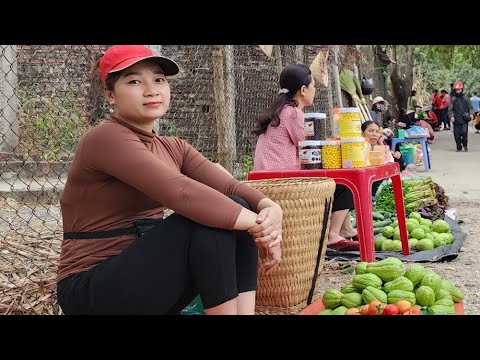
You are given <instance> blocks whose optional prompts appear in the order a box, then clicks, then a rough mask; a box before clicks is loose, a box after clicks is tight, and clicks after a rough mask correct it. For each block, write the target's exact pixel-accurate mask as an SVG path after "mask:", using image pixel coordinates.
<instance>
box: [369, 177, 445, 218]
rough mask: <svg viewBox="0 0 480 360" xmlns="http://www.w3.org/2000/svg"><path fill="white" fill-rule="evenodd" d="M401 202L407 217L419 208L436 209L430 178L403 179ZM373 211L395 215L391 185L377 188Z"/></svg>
mask: <svg viewBox="0 0 480 360" xmlns="http://www.w3.org/2000/svg"><path fill="white" fill-rule="evenodd" d="M402 189H403V200H404V204H405V212H406V214H407V216H408V215H409V214H410V213H411V212H414V211H417V210H418V209H420V208H429V209H431V210H434V209H436V208H437V207H438V200H437V198H436V192H435V185H434V182H433V180H432V178H431V177H427V178H423V179H410V180H408V179H403V180H402ZM375 200H376V201H375V206H374V209H375V211H388V212H390V213H396V212H397V211H396V208H395V200H394V196H393V189H392V184H391V183H387V184H386V185H384V186H383V187H381V188H379V190H378V192H377V195H376V199H375Z"/></svg>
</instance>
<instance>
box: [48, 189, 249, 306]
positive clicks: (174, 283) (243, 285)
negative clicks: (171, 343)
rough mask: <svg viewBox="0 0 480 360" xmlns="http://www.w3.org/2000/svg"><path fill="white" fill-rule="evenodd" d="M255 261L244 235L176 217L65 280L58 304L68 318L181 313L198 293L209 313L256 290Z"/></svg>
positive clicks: (179, 216)
mask: <svg viewBox="0 0 480 360" xmlns="http://www.w3.org/2000/svg"><path fill="white" fill-rule="evenodd" d="M231 198H232V199H233V200H234V201H236V202H237V203H240V204H241V205H243V206H244V207H246V208H249V206H248V204H247V203H246V202H245V201H244V200H243V199H241V198H239V197H231ZM205 211H208V207H206V208H205ZM76 241H105V240H103V239H87V240H76ZM257 261H258V250H257V247H256V245H255V243H254V242H253V240H252V237H251V236H250V235H249V234H248V233H247V232H246V231H229V230H223V229H217V228H210V227H207V226H203V225H200V224H198V223H195V222H193V221H191V220H189V219H187V218H185V217H183V216H181V215H178V214H173V215H170V216H169V217H168V218H166V219H165V220H163V221H161V222H160V223H159V224H158V225H157V226H156V227H155V228H154V229H152V230H150V231H149V232H148V233H146V234H145V235H143V236H141V237H140V238H138V239H137V240H135V241H134V242H133V243H132V244H131V245H130V246H129V247H128V248H127V249H125V250H124V251H123V252H122V253H120V254H119V255H117V256H114V257H112V258H110V259H108V260H106V261H104V262H103V263H100V264H99V265H97V266H96V267H94V268H92V269H90V270H88V271H85V272H82V273H78V274H74V275H71V276H70V277H68V278H66V279H64V280H62V281H61V282H60V283H59V284H58V288H57V290H58V301H59V304H60V306H61V308H62V310H63V312H64V313H65V314H67V315H68V314H178V313H179V312H180V311H181V310H182V309H183V308H185V306H186V305H188V304H189V303H190V302H191V301H192V300H193V299H194V298H195V296H197V294H200V297H201V299H202V303H203V305H204V307H205V308H207V309H208V308H210V307H213V306H216V305H220V304H222V303H224V302H225V301H228V300H231V299H234V298H235V297H237V296H238V294H239V293H241V292H246V291H252V290H256V288H257Z"/></svg>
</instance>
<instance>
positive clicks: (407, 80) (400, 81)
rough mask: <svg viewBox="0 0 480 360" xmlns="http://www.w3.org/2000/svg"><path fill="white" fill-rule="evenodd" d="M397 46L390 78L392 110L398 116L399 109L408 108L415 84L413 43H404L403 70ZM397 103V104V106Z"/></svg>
mask: <svg viewBox="0 0 480 360" xmlns="http://www.w3.org/2000/svg"><path fill="white" fill-rule="evenodd" d="M397 46H399V45H394V46H393V49H392V59H393V61H394V62H395V63H392V64H391V66H390V80H391V81H392V109H391V110H392V112H393V113H394V114H395V116H396V117H398V110H399V109H401V108H404V109H406V108H407V101H408V98H409V96H410V93H411V92H412V84H413V63H414V62H413V45H403V46H404V47H405V67H404V69H403V71H402V68H401V66H400V65H399V62H400V63H401V62H402V61H401V59H400V58H399V56H397V50H398V49H397ZM395 105H396V106H395Z"/></svg>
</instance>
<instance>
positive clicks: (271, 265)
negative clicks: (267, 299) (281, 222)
mask: <svg viewBox="0 0 480 360" xmlns="http://www.w3.org/2000/svg"><path fill="white" fill-rule="evenodd" d="M281 236H282V235H279V237H281ZM278 240H279V244H278V245H276V246H273V247H265V246H263V245H259V246H258V249H259V252H260V259H261V260H262V261H261V264H262V267H263V268H264V269H265V274H267V275H268V274H270V273H271V272H272V271H274V270H275V269H276V268H277V267H278V265H279V264H280V261H281V260H282V250H281V246H280V242H281V240H282V239H278Z"/></svg>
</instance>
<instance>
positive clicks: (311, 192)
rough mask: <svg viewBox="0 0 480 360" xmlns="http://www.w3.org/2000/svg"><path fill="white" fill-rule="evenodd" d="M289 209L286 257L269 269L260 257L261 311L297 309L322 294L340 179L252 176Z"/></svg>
mask: <svg viewBox="0 0 480 360" xmlns="http://www.w3.org/2000/svg"><path fill="white" fill-rule="evenodd" d="M247 183H248V185H250V186H252V187H253V188H255V189H257V190H259V191H261V192H262V193H264V194H265V195H267V196H268V197H269V198H270V199H272V200H274V201H275V202H276V203H278V204H279V205H280V206H281V207H282V209H283V228H282V235H283V236H282V237H283V239H282V245H281V247H282V261H281V263H280V265H279V266H278V268H277V269H276V270H275V271H273V272H271V273H270V274H268V275H266V274H265V272H264V270H263V268H262V266H261V262H260V260H259V269H258V289H257V298H256V308H255V311H256V313H257V314H278V315H280V314H297V313H299V312H300V311H301V310H302V309H304V308H305V307H306V306H308V305H309V304H310V303H311V302H313V301H315V300H317V299H318V298H319V297H320V294H319V285H320V280H319V279H320V274H321V272H322V269H323V265H324V261H325V252H326V250H327V238H328V228H329V225H330V222H329V221H330V214H331V205H332V201H333V193H334V191H335V182H334V181H333V180H332V179H330V178H310V177H309V178H289V179H268V180H255V181H248V182H247Z"/></svg>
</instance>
